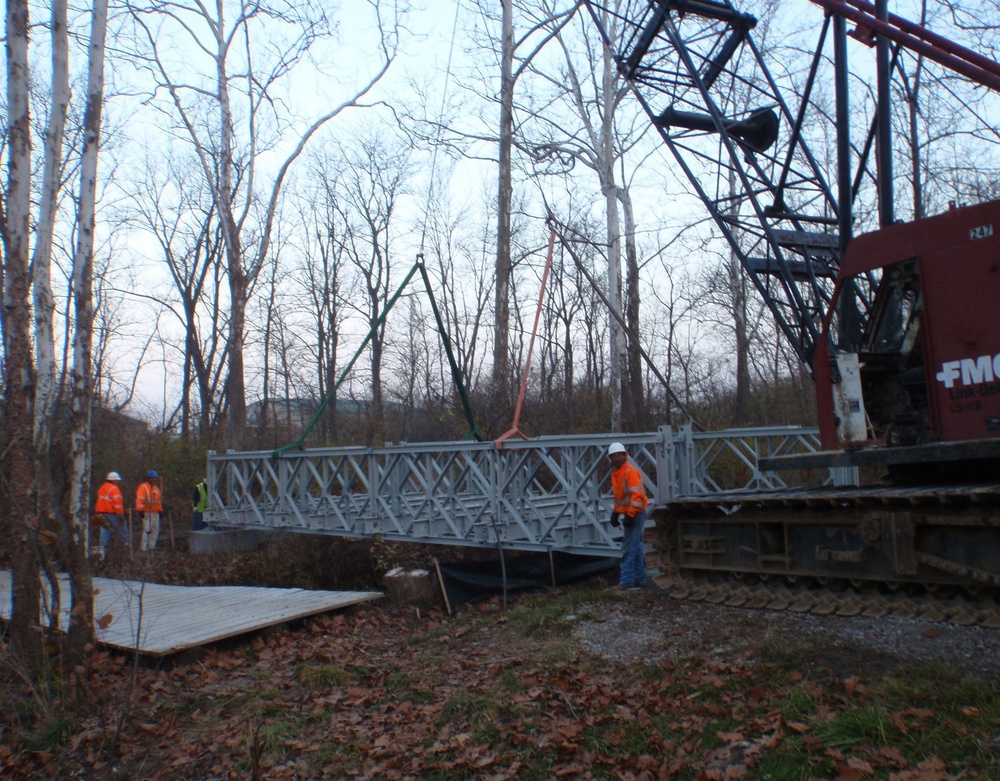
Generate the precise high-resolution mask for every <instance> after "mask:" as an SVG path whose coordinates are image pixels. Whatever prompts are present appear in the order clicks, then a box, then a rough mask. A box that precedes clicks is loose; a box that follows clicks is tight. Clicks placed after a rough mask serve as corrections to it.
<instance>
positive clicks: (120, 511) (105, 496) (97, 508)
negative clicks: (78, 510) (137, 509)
mask: <svg viewBox="0 0 1000 781" xmlns="http://www.w3.org/2000/svg"><path fill="white" fill-rule="evenodd" d="M94 512H95V513H107V514H108V515H124V514H125V502H124V501H123V500H122V492H121V491H119V490H118V486H117V485H115V484H114V483H112V482H111V481H110V480H109V481H108V482H106V483H104V485H102V486H101V487H100V488H98V489H97V503H96V504H95V505H94Z"/></svg>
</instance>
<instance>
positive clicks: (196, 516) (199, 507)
mask: <svg viewBox="0 0 1000 781" xmlns="http://www.w3.org/2000/svg"><path fill="white" fill-rule="evenodd" d="M207 509H208V478H207V477H206V478H205V479H204V480H202V481H201V482H200V483H198V485H196V486H195V487H194V493H193V494H192V495H191V531H195V532H196V531H201V530H202V529H204V528H205V510H207Z"/></svg>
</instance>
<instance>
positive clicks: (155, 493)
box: [135, 482, 163, 513]
mask: <svg viewBox="0 0 1000 781" xmlns="http://www.w3.org/2000/svg"><path fill="white" fill-rule="evenodd" d="M162 500H163V494H162V493H161V492H160V487H159V486H158V485H153V484H152V483H149V482H146V483H140V484H139V487H138V488H136V489H135V511H136V512H137V513H162V512H163V504H162Z"/></svg>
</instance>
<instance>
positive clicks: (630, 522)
mask: <svg viewBox="0 0 1000 781" xmlns="http://www.w3.org/2000/svg"><path fill="white" fill-rule="evenodd" d="M608 460H609V461H610V462H611V492H612V494H613V495H614V501H615V505H614V507H613V508H612V510H611V525H612V526H624V527H625V536H624V537H623V538H622V562H621V574H620V575H619V578H618V586H617V588H618V589H620V590H623V591H624V590H627V589H635V588H642V587H643V586H644V585H646V557H645V554H644V553H643V550H642V527H643V526H644V525H645V523H646V508H647V507H648V506H649V497H648V496H647V495H646V488H645V486H644V485H643V479H642V472H640V471H639V470H638V469H637V468H636V467H634V466H633V465H632V464H630V463H629V461H628V452H627V451H626V450H625V446H624V445H623V444H622V443H621V442H612V443H611V446H610V447H609V448H608Z"/></svg>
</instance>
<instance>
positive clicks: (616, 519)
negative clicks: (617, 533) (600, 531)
mask: <svg viewBox="0 0 1000 781" xmlns="http://www.w3.org/2000/svg"><path fill="white" fill-rule="evenodd" d="M610 523H611V525H612V526H616V527H617V526H621V525H622V517H621V516H620V515H619V514H618V513H616V512H615V511H614V510H612V511H611V520H610Z"/></svg>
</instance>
